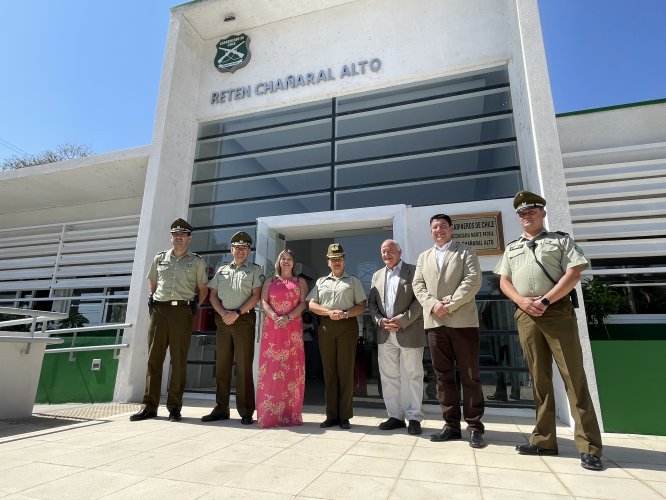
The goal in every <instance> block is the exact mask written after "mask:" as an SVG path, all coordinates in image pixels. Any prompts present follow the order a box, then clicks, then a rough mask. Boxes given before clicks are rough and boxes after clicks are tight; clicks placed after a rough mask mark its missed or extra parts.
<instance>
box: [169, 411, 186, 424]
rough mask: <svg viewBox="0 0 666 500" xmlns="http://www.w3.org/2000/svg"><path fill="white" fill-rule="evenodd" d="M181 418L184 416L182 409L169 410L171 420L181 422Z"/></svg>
mask: <svg viewBox="0 0 666 500" xmlns="http://www.w3.org/2000/svg"><path fill="white" fill-rule="evenodd" d="M181 418H183V417H182V416H181V415H180V410H171V411H169V422H180V419H181Z"/></svg>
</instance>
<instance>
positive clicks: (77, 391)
mask: <svg viewBox="0 0 666 500" xmlns="http://www.w3.org/2000/svg"><path fill="white" fill-rule="evenodd" d="M64 339H65V342H64V343H63V344H60V345H58V346H56V348H64V347H70V346H71V337H64ZM115 343H116V337H115V332H114V334H113V336H109V335H108V333H107V334H90V335H79V336H78V337H77V339H76V344H75V347H84V346H93V345H109V344H115ZM114 352H115V351H112V350H108V351H83V352H77V353H74V356H75V357H76V360H75V361H69V353H62V354H45V355H44V363H43V364H42V372H41V375H40V379H39V386H38V388H37V396H36V398H35V403H48V404H56V403H83V402H85V403H101V402H108V401H112V400H113V391H114V389H115V386H116V373H117V371H118V360H116V359H113V353H114ZM93 359H101V360H102V366H101V370H99V371H92V370H91V369H90V368H91V365H92V360H93Z"/></svg>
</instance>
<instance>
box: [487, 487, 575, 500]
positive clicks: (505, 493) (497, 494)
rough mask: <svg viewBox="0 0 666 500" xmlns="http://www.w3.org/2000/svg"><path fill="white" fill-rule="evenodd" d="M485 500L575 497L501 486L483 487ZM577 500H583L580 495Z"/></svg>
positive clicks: (532, 499)
mask: <svg viewBox="0 0 666 500" xmlns="http://www.w3.org/2000/svg"><path fill="white" fill-rule="evenodd" d="M481 492H482V493H483V500H566V499H573V498H574V497H572V496H571V495H551V494H548V493H534V492H533V491H519V490H505V489H501V488H481ZM576 500H582V499H581V498H580V497H578V498H576Z"/></svg>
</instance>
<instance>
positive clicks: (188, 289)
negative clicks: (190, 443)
mask: <svg viewBox="0 0 666 500" xmlns="http://www.w3.org/2000/svg"><path fill="white" fill-rule="evenodd" d="M191 241H192V226H191V225H190V224H188V222H187V221H186V220H183V219H176V220H175V221H173V223H172V224H171V245H172V247H173V248H172V249H171V250H165V251H164V252H159V253H158V254H157V255H156V256H155V258H154V259H153V263H152V264H151V266H150V270H149V271H148V276H147V278H148V280H149V281H150V300H149V308H150V309H151V314H150V325H149V326H148V369H147V371H146V387H145V391H144V395H143V408H142V409H141V411H139V412H138V413H135V414H134V415H132V416H131V417H130V420H131V421H136V420H144V419H146V418H153V417H156V416H157V407H158V406H159V404H160V390H161V387H162V367H163V365H164V358H165V357H166V350H167V347H168V348H169V354H170V355H171V379H170V380H169V388H168V392H167V401H166V406H167V409H168V410H169V420H170V421H174V422H177V421H179V420H180V419H181V415H180V409H181V408H182V406H183V392H184V391H185V376H186V374H187V353H188V351H189V349H190V338H191V336H192V314H193V309H194V307H193V300H194V297H195V294H198V298H199V303H200V304H201V303H203V301H204V300H206V295H207V294H208V287H207V286H206V283H207V282H208V275H207V274H206V263H205V261H204V260H203V259H202V258H201V257H199V256H198V255H196V254H194V253H192V252H190V251H189V250H188V246H189V244H190V242H191Z"/></svg>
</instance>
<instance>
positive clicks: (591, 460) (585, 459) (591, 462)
mask: <svg viewBox="0 0 666 500" xmlns="http://www.w3.org/2000/svg"><path fill="white" fill-rule="evenodd" d="M580 466H581V467H582V468H583V469H588V470H603V468H604V466H603V464H602V463H601V458H599V457H595V456H594V455H590V454H589V453H581V454H580Z"/></svg>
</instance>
